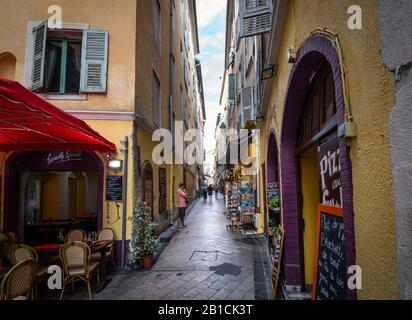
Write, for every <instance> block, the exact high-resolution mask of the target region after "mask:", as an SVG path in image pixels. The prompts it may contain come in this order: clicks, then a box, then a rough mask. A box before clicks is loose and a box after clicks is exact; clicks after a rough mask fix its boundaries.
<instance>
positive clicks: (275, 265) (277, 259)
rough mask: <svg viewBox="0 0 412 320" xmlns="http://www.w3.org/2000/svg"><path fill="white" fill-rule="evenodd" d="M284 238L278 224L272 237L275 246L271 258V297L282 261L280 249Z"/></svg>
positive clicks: (277, 280) (274, 294) (275, 291)
mask: <svg viewBox="0 0 412 320" xmlns="http://www.w3.org/2000/svg"><path fill="white" fill-rule="evenodd" d="M284 238H285V231H284V230H283V228H282V226H281V225H279V228H278V233H277V235H276V238H275V239H274V242H275V243H274V248H275V257H274V260H273V269H272V293H273V297H274V298H276V294H277V290H278V283H279V275H280V263H281V261H282V250H283V239H284Z"/></svg>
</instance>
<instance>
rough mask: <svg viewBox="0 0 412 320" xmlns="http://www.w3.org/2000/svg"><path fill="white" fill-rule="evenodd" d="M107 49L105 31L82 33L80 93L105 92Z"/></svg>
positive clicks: (106, 32) (107, 33)
mask: <svg viewBox="0 0 412 320" xmlns="http://www.w3.org/2000/svg"><path fill="white" fill-rule="evenodd" d="M108 48H109V32H108V31H107V30H93V29H90V30H84V31H83V44H82V67H81V76H80V91H81V92H106V86H107V56H108Z"/></svg>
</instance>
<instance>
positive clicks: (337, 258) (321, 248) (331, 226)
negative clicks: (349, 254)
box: [312, 204, 346, 300]
mask: <svg viewBox="0 0 412 320" xmlns="http://www.w3.org/2000/svg"><path fill="white" fill-rule="evenodd" d="M344 241H345V235H344V223H343V209H342V208H339V207H332V206H326V205H322V204H319V205H318V227H317V234H316V255H315V273H314V281H313V289H312V299H313V300H345V299H346V263H345V243H344Z"/></svg>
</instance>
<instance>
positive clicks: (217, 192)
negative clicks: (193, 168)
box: [215, 186, 219, 199]
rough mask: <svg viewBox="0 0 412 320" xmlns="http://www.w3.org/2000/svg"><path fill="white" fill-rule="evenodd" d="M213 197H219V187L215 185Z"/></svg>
mask: <svg viewBox="0 0 412 320" xmlns="http://www.w3.org/2000/svg"><path fill="white" fill-rule="evenodd" d="M215 197H216V199H217V198H218V197H219V188H218V187H217V186H215Z"/></svg>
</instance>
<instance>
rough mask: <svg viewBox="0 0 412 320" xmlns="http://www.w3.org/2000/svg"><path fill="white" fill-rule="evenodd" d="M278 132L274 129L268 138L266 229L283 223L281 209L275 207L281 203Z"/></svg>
mask: <svg viewBox="0 0 412 320" xmlns="http://www.w3.org/2000/svg"><path fill="white" fill-rule="evenodd" d="M278 156H279V152H278V145H277V140H276V133H275V131H274V130H273V129H272V130H271V132H270V134H269V139H268V153H267V162H266V163H267V176H266V201H267V203H268V209H267V210H265V230H267V228H268V227H269V228H270V227H271V226H273V225H278V224H280V223H281V214H280V210H278V209H277V208H275V207H276V206H275V204H276V202H277V203H279V204H280V188H279V182H280V181H279V161H278Z"/></svg>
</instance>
